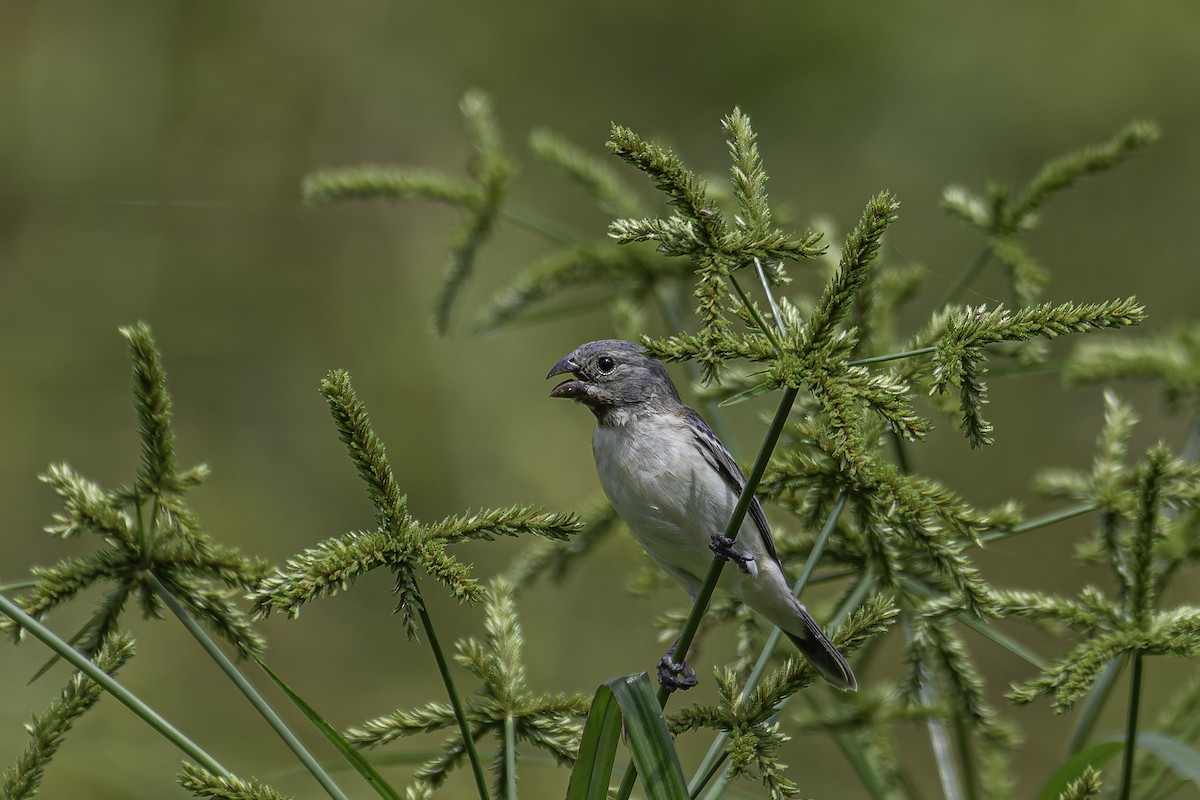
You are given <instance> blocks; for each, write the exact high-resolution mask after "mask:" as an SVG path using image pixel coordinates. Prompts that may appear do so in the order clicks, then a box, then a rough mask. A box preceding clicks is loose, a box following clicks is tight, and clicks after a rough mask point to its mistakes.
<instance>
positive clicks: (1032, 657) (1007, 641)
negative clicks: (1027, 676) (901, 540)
mask: <svg viewBox="0 0 1200 800" xmlns="http://www.w3.org/2000/svg"><path fill="white" fill-rule="evenodd" d="M900 581H901V583H902V584H903V585H904V588H905V589H907V590H909V591H911V592H913V593H914V594H917V595H919V596H921V597H927V598H928V597H933V595H934V591H933V590H932V589H930V588H929V587H928V586H926V585H925V584H924V583H922V582H920V581H917V580H914V579H912V578H907V577H905V578H901V579H900ZM954 618H955V619H957V620H958V621H959V622H961V623H962V624H963V625H966V626H967V627H968V628H970V629H971V630H973V631H975V632H976V633H978V634H979V635H980V636H984V637H986V638H988V639H991V640H992V641H993V642H995V643H996V644H998V645H1000V646H1001V647H1003V648H1004V649H1005V650H1008V651H1009V652H1010V653H1012V654H1013V655H1015V656H1019V657H1020V658H1023V659H1025V660H1026V661H1028V662H1029V663H1030V664H1032V665H1033V666H1035V667H1037V668H1038V669H1045V667H1046V662H1045V660H1044V659H1042V657H1041V656H1039V655H1037V654H1036V653H1034V652H1033V651H1031V650H1029V649H1028V648H1026V647H1025V645H1023V644H1021V643H1020V642H1018V641H1016V640H1015V639H1012V638H1010V637H1009V636H1007V635H1005V634H1003V633H1001V632H1000V631H998V630H996V629H995V628H994V627H992V626H991V625H989V624H988V623H986V622H984V621H983V620H982V619H980V618H979V617H977V616H975V615H974V614H971V613H969V612H961V613H959V614H956V615H955V616H954Z"/></svg>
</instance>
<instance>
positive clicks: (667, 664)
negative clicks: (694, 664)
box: [658, 645, 696, 692]
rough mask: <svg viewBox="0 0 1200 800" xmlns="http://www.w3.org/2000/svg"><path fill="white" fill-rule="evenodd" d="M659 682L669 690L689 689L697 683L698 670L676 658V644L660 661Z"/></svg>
mask: <svg viewBox="0 0 1200 800" xmlns="http://www.w3.org/2000/svg"><path fill="white" fill-rule="evenodd" d="M658 683H659V685H661V686H662V687H663V688H665V689H666V690H667V691H668V692H673V691H675V690H676V689H683V690H687V689H690V688H692V687H693V686H695V685H696V671H695V670H693V669H692V668H691V667H689V666H688V665H687V664H685V663H683V662H682V661H676V660H675V645H671V649H670V650H668V651H667V653H666V655H664V656H663V657H662V658H661V659H659V661H658Z"/></svg>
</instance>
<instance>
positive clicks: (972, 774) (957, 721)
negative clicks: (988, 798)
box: [954, 712, 978, 800]
mask: <svg viewBox="0 0 1200 800" xmlns="http://www.w3.org/2000/svg"><path fill="white" fill-rule="evenodd" d="M954 741H955V743H957V744H958V763H959V764H960V765H961V766H962V783H963V789H964V790H965V791H966V794H967V800H975V798H976V797H978V792H976V789H975V784H976V781H977V780H978V778H977V777H976V770H975V752H974V751H973V750H972V749H971V729H970V728H969V727H968V726H967V718H966V717H965V716H964V715H963V714H962V713H961V712H959V713H956V714H955V715H954Z"/></svg>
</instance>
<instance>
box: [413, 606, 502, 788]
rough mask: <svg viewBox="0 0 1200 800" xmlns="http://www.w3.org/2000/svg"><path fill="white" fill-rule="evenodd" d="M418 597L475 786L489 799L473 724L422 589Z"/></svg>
mask: <svg viewBox="0 0 1200 800" xmlns="http://www.w3.org/2000/svg"><path fill="white" fill-rule="evenodd" d="M416 599H417V604H418V605H417V612H418V616H419V617H420V618H421V626H422V627H423V628H424V629H425V638H426V639H428V640H429V649H430V650H432V651H433V658H434V660H435V661H437V668H438V672H439V673H440V674H441V676H442V685H444V686H445V687H446V694H447V695H448V696H449V698H450V707H451V708H452V709H454V719H455V720H457V721H458V730H459V732H460V733H461V734H462V740H463V750H464V751H466V754H467V760H468V761H470V762H471V772H472V773H473V774H474V776H475V788H476V789H478V790H479V800H488V787H487V778H486V777H485V775H484V772H483V762H481V761H480V760H479V751H477V750H476V749H475V737H474V736H472V735H471V726H470V724H469V723H468V722H467V714H466V712H465V711H463V704H462V700H460V699H459V697H458V690H457V689H455V688H454V678H453V677H451V675H450V666H449V664H448V663H447V662H446V654H445V653H443V652H442V646H441V645H440V644H439V643H438V638H437V632H436V631H435V630H434V629H433V620H431V619H430V618H429V608H428V607H427V606H426V605H425V598H423V597H421V593H420V590H417V598H416Z"/></svg>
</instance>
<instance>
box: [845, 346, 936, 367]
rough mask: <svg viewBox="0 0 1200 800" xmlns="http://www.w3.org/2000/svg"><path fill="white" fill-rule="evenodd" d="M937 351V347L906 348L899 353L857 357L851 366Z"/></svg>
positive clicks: (878, 362) (896, 359) (897, 359)
mask: <svg viewBox="0 0 1200 800" xmlns="http://www.w3.org/2000/svg"><path fill="white" fill-rule="evenodd" d="M936 352H937V348H936V347H918V348H917V349H915V350H904V351H901V352H899V353H888V354H886V355H882V356H871V357H870V358H856V359H854V360H853V361H851V362H850V366H852V367H865V366H866V365H868V364H882V363H884V362H885V361H899V360H900V359H902V358H916V357H917V356H925V355H929V354H930V353H936Z"/></svg>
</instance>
